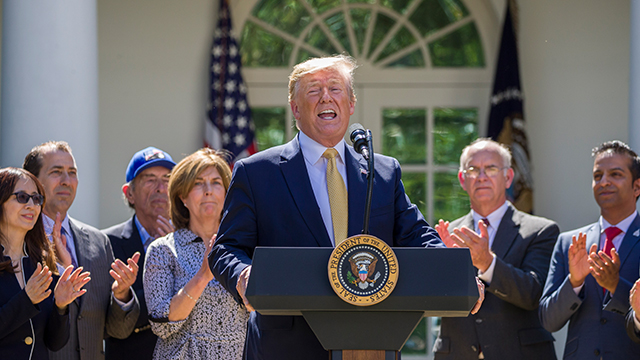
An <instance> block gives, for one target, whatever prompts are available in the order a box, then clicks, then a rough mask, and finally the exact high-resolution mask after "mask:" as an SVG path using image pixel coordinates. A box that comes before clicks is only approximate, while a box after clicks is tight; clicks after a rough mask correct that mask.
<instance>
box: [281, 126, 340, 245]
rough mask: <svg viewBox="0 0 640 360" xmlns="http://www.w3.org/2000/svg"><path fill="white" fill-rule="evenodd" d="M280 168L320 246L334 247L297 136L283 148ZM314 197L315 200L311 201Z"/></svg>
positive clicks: (299, 209)
mask: <svg viewBox="0 0 640 360" xmlns="http://www.w3.org/2000/svg"><path fill="white" fill-rule="evenodd" d="M280 169H281V170H282V174H283V176H284V179H285V181H286V183H287V187H288V188H289V192H290V193H291V196H292V197H293V200H294V201H295V203H296V206H297V208H298V211H300V215H301V216H302V218H303V219H304V222H305V223H306V224H307V226H308V227H309V230H310V231H311V233H312V234H313V237H314V238H315V240H316V242H317V243H318V246H322V247H332V245H331V238H330V237H329V234H327V228H326V227H325V226H324V223H323V222H322V215H321V214H320V208H319V207H318V202H317V201H316V200H315V198H316V197H315V195H314V194H313V189H312V188H311V181H310V180H309V173H308V172H307V167H306V165H305V163H304V156H303V155H302V151H301V150H300V143H299V142H298V137H297V136H296V137H295V138H294V139H293V140H291V141H290V142H289V143H288V144H287V145H286V146H285V147H284V149H283V150H282V154H281V155H280ZM311 199H313V201H311Z"/></svg>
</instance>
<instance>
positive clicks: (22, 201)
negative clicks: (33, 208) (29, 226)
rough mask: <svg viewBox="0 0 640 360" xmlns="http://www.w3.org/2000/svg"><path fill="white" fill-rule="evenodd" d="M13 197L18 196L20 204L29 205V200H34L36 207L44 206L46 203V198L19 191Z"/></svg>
mask: <svg viewBox="0 0 640 360" xmlns="http://www.w3.org/2000/svg"><path fill="white" fill-rule="evenodd" d="M12 195H15V196H16V200H18V202H19V203H20V204H26V203H28V202H29V199H33V204H34V205H38V206H42V204H43V203H44V196H42V195H40V194H33V195H29V194H27V193H26V192H24V191H18V192H14V193H13V194H12Z"/></svg>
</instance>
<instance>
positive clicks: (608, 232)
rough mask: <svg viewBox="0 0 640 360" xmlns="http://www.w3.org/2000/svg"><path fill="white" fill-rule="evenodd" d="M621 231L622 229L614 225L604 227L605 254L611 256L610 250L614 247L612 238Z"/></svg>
mask: <svg viewBox="0 0 640 360" xmlns="http://www.w3.org/2000/svg"><path fill="white" fill-rule="evenodd" d="M621 232H622V230H620V229H619V228H617V227H615V226H609V227H608V228H606V229H604V235H605V237H606V240H605V241H604V250H603V251H604V253H605V254H607V256H608V257H611V250H612V249H615V247H614V246H613V238H615V237H616V236H618V235H619V234H620V233H621Z"/></svg>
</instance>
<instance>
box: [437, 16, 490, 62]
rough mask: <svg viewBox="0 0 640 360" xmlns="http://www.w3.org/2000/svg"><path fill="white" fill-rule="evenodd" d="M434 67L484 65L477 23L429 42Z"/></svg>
mask: <svg viewBox="0 0 640 360" xmlns="http://www.w3.org/2000/svg"><path fill="white" fill-rule="evenodd" d="M429 53H430V55H431V62H432V63H433V66H434V67H436V66H437V67H484V53H483V50H482V42H481V41H480V36H479V35H478V29H476V24H474V23H469V24H467V25H464V26H462V27H461V28H459V29H457V30H456V31H454V32H452V33H450V34H448V35H446V36H444V37H442V38H440V39H438V40H435V41H434V42H432V43H431V44H429Z"/></svg>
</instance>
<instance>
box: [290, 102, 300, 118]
mask: <svg viewBox="0 0 640 360" xmlns="http://www.w3.org/2000/svg"><path fill="white" fill-rule="evenodd" d="M289 105H291V113H292V114H293V118H294V119H296V120H300V109H299V108H298V104H296V101H295V100H291V101H289Z"/></svg>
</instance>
